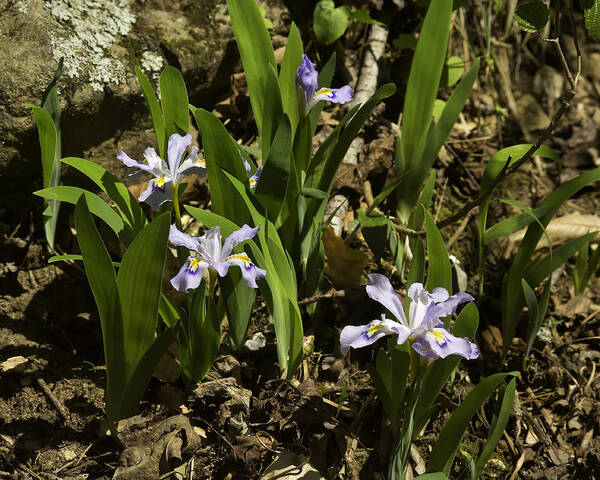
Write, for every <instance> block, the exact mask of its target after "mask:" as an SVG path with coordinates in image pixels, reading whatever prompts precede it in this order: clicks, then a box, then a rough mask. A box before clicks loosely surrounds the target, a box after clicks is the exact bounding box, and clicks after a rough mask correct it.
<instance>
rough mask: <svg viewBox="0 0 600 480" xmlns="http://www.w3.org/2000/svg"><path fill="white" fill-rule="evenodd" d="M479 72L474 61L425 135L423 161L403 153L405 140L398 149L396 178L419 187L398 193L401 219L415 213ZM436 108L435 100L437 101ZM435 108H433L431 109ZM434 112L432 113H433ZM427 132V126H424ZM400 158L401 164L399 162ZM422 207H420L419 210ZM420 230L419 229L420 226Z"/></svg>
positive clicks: (477, 63)
mask: <svg viewBox="0 0 600 480" xmlns="http://www.w3.org/2000/svg"><path fill="white" fill-rule="evenodd" d="M478 73H479V59H477V60H475V62H474V63H473V66H472V67H471V69H470V70H469V71H468V72H467V74H466V75H465V76H464V77H463V79H462V80H461V81H460V83H459V84H458V86H457V87H456V88H455V90H454V92H452V95H451V96H450V98H449V99H448V101H447V102H446V106H445V107H444V110H443V111H442V113H441V115H440V118H439V120H438V121H437V122H435V123H433V124H431V126H430V127H429V131H428V132H427V131H426V132H425V133H426V141H425V145H424V147H423V153H422V155H421V157H420V159H413V160H410V159H409V158H408V157H406V156H405V155H404V153H403V150H402V148H403V147H402V145H403V141H401V142H400V143H401V145H400V148H399V149H398V148H397V149H396V154H397V155H396V175H397V176H399V175H402V174H404V173H407V174H408V176H407V180H406V185H416V188H405V189H399V190H398V213H399V215H400V218H401V219H402V220H404V221H406V220H407V219H408V217H409V215H410V214H411V213H412V212H413V211H414V207H415V205H418V204H417V203H416V199H417V198H418V195H419V191H420V187H421V185H422V184H423V182H424V181H425V178H426V177H427V175H428V174H429V172H430V170H431V167H432V166H433V163H434V162H435V159H436V158H437V156H438V153H439V151H440V149H441V148H442V146H443V145H444V142H445V141H446V139H447V138H448V135H450V132H451V131H452V128H453V127H454V124H455V123H456V121H457V120H458V117H459V115H460V112H461V111H462V109H463V107H464V105H465V102H466V101H467V98H469V95H470V94H471V90H472V88H473V84H474V83H475V79H476V78H477V74H478ZM434 105H435V101H434ZM432 108H433V107H432ZM432 111H433V110H432ZM424 128H425V129H426V130H427V125H426V126H425V127H424ZM398 157H401V159H402V161H400V162H399V161H398ZM418 210H419V208H417V211H418ZM419 228H420V227H419Z"/></svg>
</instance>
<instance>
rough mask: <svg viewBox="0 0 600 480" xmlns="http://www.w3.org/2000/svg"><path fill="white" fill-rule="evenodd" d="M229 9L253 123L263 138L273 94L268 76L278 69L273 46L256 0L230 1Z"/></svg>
mask: <svg viewBox="0 0 600 480" xmlns="http://www.w3.org/2000/svg"><path fill="white" fill-rule="evenodd" d="M227 8H228V9H229V16H230V18H231V25H232V26H233V32H234V34H235V39H236V42H237V45H238V49H239V51H240V57H241V58H242V63H243V65H244V73H245V74H246V82H247V83H248V90H249V91H250V102H251V104H252V111H253V112H254V119H255V121H256V126H257V127H258V132H259V134H260V136H261V137H263V131H262V126H263V111H264V110H263V109H264V105H265V98H266V97H267V96H268V95H272V94H273V92H270V91H268V90H267V75H269V68H271V67H272V68H276V63H275V54H274V53H273V45H272V44H271V39H270V38H269V32H268V31H267V28H266V27H265V22H264V20H263V16H262V14H261V12H260V10H259V8H258V5H257V4H256V1H255V0H227Z"/></svg>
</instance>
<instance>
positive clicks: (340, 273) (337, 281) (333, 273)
mask: <svg viewBox="0 0 600 480" xmlns="http://www.w3.org/2000/svg"><path fill="white" fill-rule="evenodd" d="M323 246H324V248H325V260H326V262H327V263H326V265H325V273H326V274H327V276H328V277H329V278H330V279H331V282H332V283H333V285H334V287H335V288H336V289H343V288H352V287H358V286H359V284H360V281H361V277H362V273H363V270H364V269H365V267H366V266H367V262H368V257H367V255H366V254H365V253H363V252H361V251H360V250H355V249H353V248H350V247H348V246H347V245H346V244H345V243H344V241H343V240H342V239H341V238H340V237H338V236H337V235H336V234H335V232H334V231H333V229H332V228H331V227H328V228H327V229H326V230H325V232H323Z"/></svg>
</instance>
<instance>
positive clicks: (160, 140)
mask: <svg viewBox="0 0 600 480" xmlns="http://www.w3.org/2000/svg"><path fill="white" fill-rule="evenodd" d="M135 74H136V76H137V78H138V81H139V82H140V86H141V87H142V92H143V93H144V98H145V99H146V105H148V110H150V117H151V118H152V125H153V126H154V133H155V135H156V145H157V146H158V154H159V156H160V157H161V158H165V153H166V151H165V146H166V144H167V137H166V136H165V118H164V116H163V112H162V110H161V108H160V104H159V103H158V98H157V97H156V93H155V92H154V88H152V85H151V84H150V81H149V80H148V77H146V75H144V72H142V70H141V69H140V67H138V66H137V65H136V66H135Z"/></svg>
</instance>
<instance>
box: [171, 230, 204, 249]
mask: <svg viewBox="0 0 600 480" xmlns="http://www.w3.org/2000/svg"><path fill="white" fill-rule="evenodd" d="M169 242H171V243H172V244H173V245H177V246H178V247H185V248H187V249H188V250H193V251H196V250H197V248H198V237H192V236H191V235H188V234H187V233H183V232H180V231H179V230H178V228H177V227H176V226H175V225H171V228H170V229H169Z"/></svg>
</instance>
